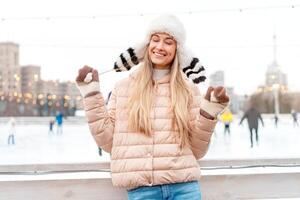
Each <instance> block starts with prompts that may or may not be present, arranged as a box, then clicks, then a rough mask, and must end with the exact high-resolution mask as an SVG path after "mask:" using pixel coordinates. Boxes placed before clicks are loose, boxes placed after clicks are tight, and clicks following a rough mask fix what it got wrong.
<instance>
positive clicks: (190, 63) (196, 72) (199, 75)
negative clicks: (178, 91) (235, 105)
mask: <svg viewBox="0 0 300 200" xmlns="http://www.w3.org/2000/svg"><path fill="white" fill-rule="evenodd" d="M154 33H168V34H169V35H171V36H172V37H174V39H175V40H176V42H177V55H178V59H179V65H180V67H181V68H182V71H183V72H184V73H185V75H186V76H187V77H188V78H190V79H192V81H193V82H194V83H200V82H202V81H204V80H205V79H206V77H205V75H204V67H203V66H202V65H201V63H200V62H199V59H198V58H196V57H194V56H193V54H192V52H191V51H190V50H188V48H186V46H185V39H186V38H185V37H186V36H185V29H184V26H183V24H182V23H181V22H180V21H179V19H178V18H177V17H175V16H174V15H161V16H159V17H157V18H156V19H154V20H153V21H152V22H151V23H150V26H149V28H148V30H147V33H146V37H145V39H144V40H143V42H141V43H139V44H137V45H135V46H134V47H130V48H128V49H127V51H125V52H124V53H122V54H120V56H119V57H118V59H117V61H116V62H115V64H114V69H115V70H116V71H117V72H120V71H128V70H130V69H131V68H132V67H133V66H135V65H138V64H139V63H140V62H142V61H143V59H144V55H145V53H146V50H147V47H148V44H149V41H150V38H151V35H152V34H154Z"/></svg>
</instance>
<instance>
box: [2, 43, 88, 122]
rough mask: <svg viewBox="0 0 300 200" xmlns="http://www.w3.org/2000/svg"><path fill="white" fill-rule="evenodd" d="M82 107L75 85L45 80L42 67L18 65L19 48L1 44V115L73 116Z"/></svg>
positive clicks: (13, 44)
mask: <svg viewBox="0 0 300 200" xmlns="http://www.w3.org/2000/svg"><path fill="white" fill-rule="evenodd" d="M78 108H79V109H81V108H82V99H81V96H80V92H79V90H78V89H77V87H76V85H75V83H74V82H70V81H68V82H60V81H58V80H42V78H41V67H40V66H37V65H25V66H22V67H20V65H19V45H18V44H15V43H12V42H6V43H0V116H18V115H25V116H32V115H34V116H49V115H55V114H56V113H57V112H58V111H59V112H63V113H64V114H65V115H74V113H75V111H76V109H78Z"/></svg>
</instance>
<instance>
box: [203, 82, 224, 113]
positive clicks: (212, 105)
mask: <svg viewBox="0 0 300 200" xmlns="http://www.w3.org/2000/svg"><path fill="white" fill-rule="evenodd" d="M228 103H229V97H228V96H227V94H226V89H225V88H224V87H221V86H219V87H216V88H213V87H209V88H208V89H207V92H206V95H205V97H204V98H202V99H201V110H203V111H205V112H206V113H208V114H209V115H210V116H212V117H214V118H216V117H217V115H218V114H220V113H222V112H223V111H224V109H225V108H226V106H227V105H228Z"/></svg>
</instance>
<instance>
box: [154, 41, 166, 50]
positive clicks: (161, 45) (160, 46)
mask: <svg viewBox="0 0 300 200" xmlns="http://www.w3.org/2000/svg"><path fill="white" fill-rule="evenodd" d="M163 47H164V43H163V42H162V41H160V42H158V43H157V45H156V48H157V49H163Z"/></svg>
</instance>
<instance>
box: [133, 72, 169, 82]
mask: <svg viewBox="0 0 300 200" xmlns="http://www.w3.org/2000/svg"><path fill="white" fill-rule="evenodd" d="M140 71H141V68H138V69H136V70H134V71H133V72H132V73H131V74H130V75H129V76H130V77H131V78H133V79H137V76H139V73H140ZM170 80H171V75H170V73H169V74H167V75H165V76H163V77H162V78H161V79H159V80H156V81H155V83H156V84H161V83H169V82H170Z"/></svg>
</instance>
